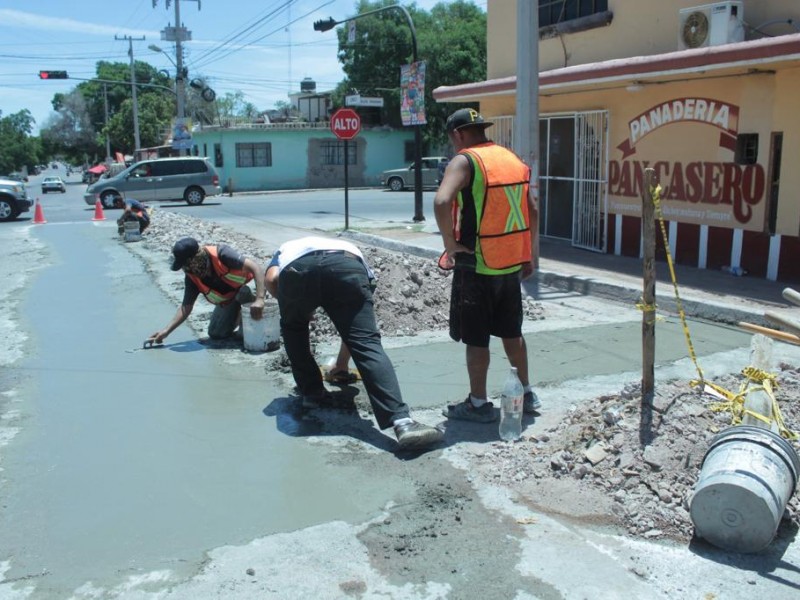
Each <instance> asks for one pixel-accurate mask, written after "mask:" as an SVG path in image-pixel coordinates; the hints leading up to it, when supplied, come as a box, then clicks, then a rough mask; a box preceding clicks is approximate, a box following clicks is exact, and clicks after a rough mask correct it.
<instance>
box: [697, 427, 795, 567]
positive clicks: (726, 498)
mask: <svg viewBox="0 0 800 600" xmlns="http://www.w3.org/2000/svg"><path fill="white" fill-rule="evenodd" d="M799 473H800V459H799V458H798V456H797V452H795V450H794V448H793V447H792V446H791V444H789V442H787V441H786V440H784V439H783V438H782V437H780V436H779V435H777V434H775V433H773V432H772V431H770V430H768V429H763V428H760V427H751V426H748V425H739V426H737V427H731V428H730V429H726V430H725V431H722V432H720V433H718V434H717V435H716V436H714V438H713V439H712V440H711V445H710V446H709V448H708V451H707V452H706V455H705V457H704V458H703V465H702V467H701V469H700V478H699V479H698V481H697V485H696V486H695V491H694V494H693V496H692V500H691V503H690V507H689V513H690V515H691V518H692V523H694V527H695V533H696V534H697V536H698V537H701V538H704V539H706V540H708V541H709V542H711V543H712V544H714V545H715V546H718V547H720V548H723V549H725V550H732V551H734V552H758V551H759V550H763V549H764V548H766V547H767V546H768V545H769V543H770V542H771V541H772V538H774V537H775V533H776V532H777V531H778V525H779V524H780V521H781V518H782V517H783V511H784V510H785V508H786V503H787V502H788V501H789V498H791V497H792V494H793V493H794V490H795V486H796V485H797V477H798V474H799Z"/></svg>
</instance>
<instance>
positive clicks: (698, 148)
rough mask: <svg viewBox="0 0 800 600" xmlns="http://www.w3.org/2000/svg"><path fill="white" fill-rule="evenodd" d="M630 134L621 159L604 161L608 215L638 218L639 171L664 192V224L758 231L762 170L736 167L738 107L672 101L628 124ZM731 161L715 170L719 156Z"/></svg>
mask: <svg viewBox="0 0 800 600" xmlns="http://www.w3.org/2000/svg"><path fill="white" fill-rule="evenodd" d="M670 127H671V129H668V128H670ZM717 132H718V135H717ZM627 133H628V135H627V137H626V139H624V140H623V141H622V142H621V143H620V144H619V145H618V146H617V149H618V150H619V151H620V152H621V153H622V155H621V157H620V158H619V159H616V160H610V161H609V173H608V181H609V185H608V194H609V209H610V212H612V213H617V214H623V215H632V216H641V213H642V201H641V196H642V182H643V180H644V170H645V169H646V168H648V167H652V168H653V169H654V170H655V172H656V176H657V178H658V181H659V183H660V184H661V188H662V191H661V198H662V201H663V203H662V212H663V214H664V218H665V219H667V220H670V221H681V222H686V223H696V224H700V225H715V226H718V227H731V228H734V227H735V228H741V229H749V230H756V231H760V230H761V229H763V225H764V218H765V212H764V205H765V202H764V197H765V191H766V174H765V170H764V167H763V166H762V165H760V164H758V163H756V164H748V165H741V164H737V163H735V162H734V161H733V158H734V153H735V150H736V137H737V135H738V133H739V107H738V106H736V105H733V104H729V103H727V102H724V101H721V100H714V99H710V98H676V99H673V100H669V101H667V102H663V103H661V104H657V105H655V106H652V107H651V108H649V109H648V110H646V111H644V112H642V113H641V114H639V115H638V116H636V117H635V118H633V119H631V120H630V121H628V131H627ZM644 138H647V139H646V140H645V139H644ZM639 149H641V152H638V150H639ZM728 153H729V154H730V161H729V162H720V160H719V156H720V155H725V154H728ZM641 155H645V156H641ZM654 155H655V156H657V157H658V158H656V159H653V158H652V157H653V156H654ZM694 157H697V158H696V159H695V158H694ZM703 157H709V158H711V159H710V160H709V159H706V160H704V158H703ZM712 157H713V158H712Z"/></svg>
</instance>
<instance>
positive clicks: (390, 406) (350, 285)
mask: <svg viewBox="0 0 800 600" xmlns="http://www.w3.org/2000/svg"><path fill="white" fill-rule="evenodd" d="M278 304H279V306H280V311H281V334H282V335H283V344H284V347H285V348H286V354H287V355H288V356H289V361H290V362H291V364H292V375H293V376H294V380H295V383H297V386H298V388H299V389H300V393H301V394H303V395H306V396H317V395H320V394H322V393H324V391H325V387H324V385H323V383H322V374H321V373H320V370H319V366H318V365H317V362H316V360H315V359H314V355H313V354H312V353H311V347H310V344H309V330H308V323H309V318H310V316H311V315H312V314H313V312H314V311H315V310H316V309H317V308H319V307H322V309H323V310H324V311H325V312H326V313H327V315H328V316H329V317H330V319H331V321H332V322H333V324H334V326H335V327H336V330H337V331H338V332H339V335H340V336H341V337H342V341H344V343H345V344H347V347H348V348H349V349H350V353H351V355H352V356H353V362H355V364H356V367H357V368H358V371H359V373H361V378H362V379H363V381H364V387H365V388H366V390H367V394H368V395H369V400H370V403H371V404H372V410H373V412H374V413H375V419H376V420H377V421H378V426H379V427H380V428H381V429H386V428H388V427H391V426H392V423H393V422H394V421H395V420H396V419H400V418H404V417H408V416H409V411H408V406H407V405H406V404H405V403H404V402H403V399H402V396H401V394H400V385H399V384H398V382H397V375H396V374H395V372H394V366H393V365H392V363H391V361H390V360H389V357H388V356H387V355H386V352H385V351H384V349H383V346H382V345H381V335H380V333H379V332H378V326H377V324H376V322H375V308H374V305H373V301H372V287H371V284H370V281H369V278H368V277H367V272H366V269H365V268H364V265H363V264H362V263H361V261H360V260H359V259H358V258H356V257H354V256H353V255H350V254H347V253H342V252H330V253H323V252H316V253H313V254H307V255H306V256H303V257H300V258H298V259H297V260H295V261H294V262H292V263H291V264H290V265H288V266H286V267H285V268H284V269H283V270H282V271H281V274H280V279H279V281H278Z"/></svg>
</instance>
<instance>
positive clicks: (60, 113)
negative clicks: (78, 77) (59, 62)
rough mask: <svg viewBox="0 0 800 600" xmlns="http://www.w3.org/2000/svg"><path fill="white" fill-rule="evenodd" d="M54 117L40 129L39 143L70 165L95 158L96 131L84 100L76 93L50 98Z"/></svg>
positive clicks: (73, 91)
mask: <svg viewBox="0 0 800 600" xmlns="http://www.w3.org/2000/svg"><path fill="white" fill-rule="evenodd" d="M53 108H54V109H55V111H56V112H55V113H53V114H52V115H50V116H49V117H48V118H47V120H46V121H45V123H44V125H43V126H42V139H43V141H44V142H45V143H46V144H47V146H48V147H49V148H52V149H53V150H55V153H56V154H61V155H62V156H64V157H65V158H66V159H67V160H68V161H69V162H72V163H75V162H81V161H82V160H83V158H84V157H85V156H93V155H95V154H97V152H98V150H99V148H98V143H97V130H96V129H95V127H94V125H93V124H92V122H91V116H90V114H89V109H88V106H87V103H86V99H85V98H84V97H83V95H82V94H81V93H80V91H79V90H77V89H74V90H72V91H71V92H70V93H68V94H56V95H55V96H54V97H53Z"/></svg>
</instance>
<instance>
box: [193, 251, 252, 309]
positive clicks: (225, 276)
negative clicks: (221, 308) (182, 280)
mask: <svg viewBox="0 0 800 600" xmlns="http://www.w3.org/2000/svg"><path fill="white" fill-rule="evenodd" d="M204 248H205V249H206V252H208V257H209V259H211V267H212V268H213V269H214V272H215V273H216V274H217V276H219V278H220V279H222V281H224V282H225V283H227V284H228V285H230V286H231V287H232V288H233V289H232V290H230V291H228V292H220V291H219V290H212V289H211V288H210V287H209V286H207V285H206V284H205V283H203V280H202V279H200V278H199V277H198V276H197V275H195V274H193V273H187V274H186V276H187V277H188V278H189V279H191V280H192V281H193V282H194V284H195V285H196V286H197V289H198V290H200V293H201V294H203V296H205V297H206V300H208V301H209V302H211V303H212V304H227V303H228V302H230V301H231V300H233V298H234V296H236V291H237V290H238V289H239V288H240V287H242V286H243V285H245V284H246V283H247V282H249V281H250V280H251V279H253V274H252V273H249V272H247V271H245V270H244V269H229V268H228V267H226V266H225V265H224V264H223V263H222V261H221V260H220V259H219V255H218V253H217V247H216V246H204Z"/></svg>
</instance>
